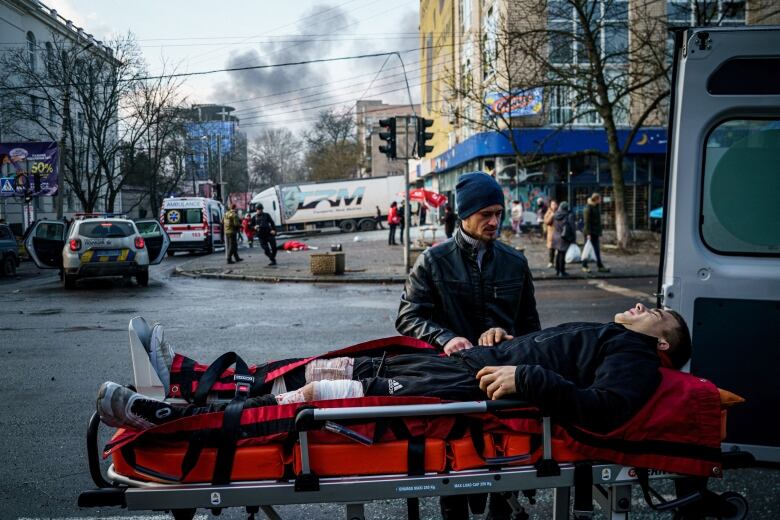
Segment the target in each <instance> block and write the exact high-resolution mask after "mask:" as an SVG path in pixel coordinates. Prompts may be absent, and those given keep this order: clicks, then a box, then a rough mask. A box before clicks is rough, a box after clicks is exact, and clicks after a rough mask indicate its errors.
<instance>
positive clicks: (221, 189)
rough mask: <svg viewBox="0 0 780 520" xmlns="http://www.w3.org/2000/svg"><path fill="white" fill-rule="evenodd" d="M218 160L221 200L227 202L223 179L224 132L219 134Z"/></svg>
mask: <svg viewBox="0 0 780 520" xmlns="http://www.w3.org/2000/svg"><path fill="white" fill-rule="evenodd" d="M217 162H218V163H219V201H220V202H221V203H222V204H224V203H225V193H224V191H225V186H224V182H223V181H222V134H219V135H217Z"/></svg>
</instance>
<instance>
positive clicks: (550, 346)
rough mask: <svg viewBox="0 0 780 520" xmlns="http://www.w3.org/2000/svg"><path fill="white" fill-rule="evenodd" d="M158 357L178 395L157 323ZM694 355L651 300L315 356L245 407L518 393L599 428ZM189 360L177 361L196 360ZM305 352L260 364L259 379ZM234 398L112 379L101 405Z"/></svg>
mask: <svg viewBox="0 0 780 520" xmlns="http://www.w3.org/2000/svg"><path fill="white" fill-rule="evenodd" d="M148 349H149V350H148V353H149V359H150V361H151V363H152V366H153V367H154V369H155V371H156V372H157V374H158V375H159V376H160V380H161V381H162V383H163V386H164V390H165V392H166V395H170V388H171V374H172V370H173V372H174V373H175V372H176V370H175V369H174V368H173V365H174V358H176V359H178V358H179V357H183V356H181V354H178V355H175V354H174V351H173V348H172V347H171V345H170V343H168V342H167V341H166V340H165V338H164V334H163V329H162V326H161V325H159V324H157V325H155V326H154V327H153V329H152V339H151V342H150V345H148ZM690 353H691V340H690V334H689V331H688V327H687V325H686V324H685V322H684V320H683V319H682V317H681V316H680V315H679V314H677V313H676V312H674V311H670V310H662V309H648V308H646V307H645V306H644V305H642V304H641V303H638V304H636V306H634V307H632V308H630V309H628V310H627V311H625V312H623V313H620V314H617V315H615V321H614V322H609V323H584V322H578V323H566V324H563V325H559V326H557V327H551V328H548V329H544V330H541V331H538V332H534V333H531V334H528V335H525V336H522V337H518V338H515V339H512V340H509V341H505V342H503V343H501V344H499V345H496V346H493V347H473V348H471V349H468V350H462V351H459V352H456V353H454V354H453V355H452V356H450V357H441V356H439V355H435V354H431V353H424V354H399V355H395V356H388V357H387V358H385V357H381V358H380V357H355V358H351V357H338V358H331V359H314V360H312V361H309V362H308V363H306V364H303V365H301V366H300V367H298V368H296V369H295V370H292V371H289V372H287V373H286V374H284V376H283V377H278V378H276V379H275V380H274V381H273V382H272V383H264V384H254V385H252V387H251V393H250V396H249V398H248V399H247V401H246V404H245V408H250V407H253V406H269V405H276V404H286V403H295V402H305V401H319V400H324V399H342V398H350V397H363V396H389V395H392V396H409V395H412V396H430V397H438V398H441V399H447V400H456V401H472V400H483V399H485V398H486V397H487V398H489V399H500V398H515V399H522V400H525V401H528V402H529V403H531V404H533V405H535V406H538V407H539V408H540V409H542V410H543V411H546V412H548V413H550V414H552V415H553V416H554V417H556V418H557V419H558V420H562V421H568V422H573V423H575V424H578V425H580V426H582V427H585V428H588V429H590V430H591V431H595V432H607V431H610V430H612V429H614V428H616V427H617V426H620V425H621V424H623V423H624V422H626V421H627V420H628V419H630V418H631V417H632V416H633V415H634V414H635V413H636V412H637V411H638V410H639V409H640V408H641V407H642V405H644V404H645V402H646V401H647V400H648V399H649V398H650V397H651V395H652V394H653V392H654V391H655V389H656V387H657V386H658V384H659V381H660V375H659V371H658V368H659V367H660V366H666V367H668V368H677V369H679V368H681V367H682V366H683V365H684V364H685V363H687V361H688V359H689V357H690ZM183 360H184V362H182V360H181V359H179V361H178V363H177V366H179V367H180V366H182V365H184V364H186V363H187V362H189V363H190V365H191V364H192V363H194V362H193V361H192V360H188V359H187V358H183ZM295 361H297V360H284V361H276V362H272V363H266V364H262V365H258V366H257V367H255V369H254V370H255V372H254V375H255V378H256V379H258V376H259V377H260V379H262V381H264V379H263V377H262V376H264V375H265V374H267V373H268V372H269V371H270V370H273V369H274V367H279V366H284V365H286V364H289V363H293V362H295ZM225 406H226V404H225V403H220V402H214V403H211V404H208V405H206V406H195V405H192V404H189V405H176V404H171V403H168V402H164V401H159V400H156V399H152V398H149V397H146V396H144V395H141V394H138V393H136V392H134V391H133V390H131V389H129V388H127V387H124V386H121V385H118V384H116V383H111V382H107V383H104V384H103V385H102V386H101V387H100V391H99V392H98V397H97V411H98V414H99V415H100V417H101V419H102V420H103V422H105V423H106V424H108V425H110V426H116V427H130V428H134V429H145V428H150V427H153V426H155V425H158V424H162V423H165V422H169V421H171V420H174V419H177V418H180V417H185V416H190V415H194V414H202V413H209V412H217V411H221V410H223V409H224V408H225Z"/></svg>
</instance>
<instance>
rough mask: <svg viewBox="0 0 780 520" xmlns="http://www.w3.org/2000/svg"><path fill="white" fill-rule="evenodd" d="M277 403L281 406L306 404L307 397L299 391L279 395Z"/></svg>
mask: <svg viewBox="0 0 780 520" xmlns="http://www.w3.org/2000/svg"><path fill="white" fill-rule="evenodd" d="M276 402H277V403H279V404H290V403H304V402H306V397H305V396H304V395H303V392H302V391H301V390H300V389H298V390H293V391H292V392H285V393H283V394H279V395H277V396H276Z"/></svg>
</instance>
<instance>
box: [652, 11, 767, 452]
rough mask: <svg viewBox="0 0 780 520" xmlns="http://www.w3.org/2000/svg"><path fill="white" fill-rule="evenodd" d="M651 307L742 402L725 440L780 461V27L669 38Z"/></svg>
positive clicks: (697, 367) (703, 368) (694, 364)
mask: <svg viewBox="0 0 780 520" xmlns="http://www.w3.org/2000/svg"><path fill="white" fill-rule="evenodd" d="M677 39H678V45H677V51H676V52H677V56H676V67H675V72H674V82H673V94H672V99H671V106H670V111H671V120H670V132H669V136H670V142H669V153H668V165H667V166H668V167H667V187H666V196H665V197H664V200H665V207H664V230H663V248H664V250H663V251H662V255H661V258H662V264H661V269H660V277H659V278H660V280H659V283H660V287H659V294H658V298H659V304H663V305H664V306H666V307H669V308H672V309H674V310H677V311H678V312H680V313H681V314H682V315H683V316H684V317H685V318H686V321H687V322H688V324H689V326H690V328H691V334H692V339H693V354H692V357H691V362H690V370H691V372H692V373H694V374H696V375H697V376H701V377H704V378H707V379H710V380H711V381H713V382H714V383H715V384H717V385H718V386H719V387H722V388H724V389H727V390H730V391H732V392H735V393H737V394H739V395H741V396H743V397H744V398H745V399H747V402H746V403H745V404H744V405H741V406H739V407H736V408H734V409H733V410H730V411H729V430H728V435H727V437H726V440H725V443H724V448H725V449H726V450H727V451H746V452H749V453H750V454H752V455H753V456H754V457H755V458H756V459H757V460H759V461H768V462H775V463H776V462H780V417H779V416H778V414H777V398H778V395H780V392H778V391H779V390H780V386H779V385H778V383H777V379H778V373H777V372H778V367H780V340H779V339H778V338H780V217H778V212H777V209H776V208H777V207H776V204H777V202H778V200H780V170H778V165H780V27H768V26H763V27H762V26H751V27H740V28H701V29H689V30H687V31H685V32H683V33H680V34H679V35H678V36H677Z"/></svg>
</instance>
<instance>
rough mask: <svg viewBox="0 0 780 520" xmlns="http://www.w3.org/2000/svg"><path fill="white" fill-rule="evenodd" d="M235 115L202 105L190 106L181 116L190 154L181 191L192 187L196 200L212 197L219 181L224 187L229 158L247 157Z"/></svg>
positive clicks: (225, 108)
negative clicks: (183, 120) (198, 197)
mask: <svg viewBox="0 0 780 520" xmlns="http://www.w3.org/2000/svg"><path fill="white" fill-rule="evenodd" d="M234 111H235V108H233V107H230V106H225V105H216V104H204V105H193V106H192V107H191V108H190V109H188V110H185V111H184V113H183V114H182V117H183V118H184V119H185V121H186V122H185V130H186V133H187V143H188V151H189V153H188V154H187V160H186V168H187V174H186V179H184V180H183V183H182V187H183V189H184V190H187V189H188V188H189V187H192V191H193V193H196V194H197V195H199V196H203V197H211V196H214V194H215V188H216V186H218V185H219V183H220V181H221V182H222V183H223V184H224V185H227V181H228V172H227V171H226V170H227V168H228V163H229V161H228V158H231V157H235V156H242V157H246V147H247V140H246V134H244V132H243V131H241V128H240V126H239V119H238V117H236V116H235V115H232V112H234ZM231 173H233V172H231ZM244 173H246V168H244Z"/></svg>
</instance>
